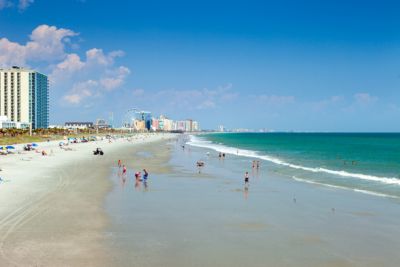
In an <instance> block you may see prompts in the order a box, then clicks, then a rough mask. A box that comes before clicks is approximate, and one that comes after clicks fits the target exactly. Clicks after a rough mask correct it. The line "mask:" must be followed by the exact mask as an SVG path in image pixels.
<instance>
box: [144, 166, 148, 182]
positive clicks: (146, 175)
mask: <svg viewBox="0 0 400 267" xmlns="http://www.w3.org/2000/svg"><path fill="white" fill-rule="evenodd" d="M143 173H144V174H143V179H144V180H145V181H146V180H147V177H148V176H149V173H148V172H147V171H146V169H143Z"/></svg>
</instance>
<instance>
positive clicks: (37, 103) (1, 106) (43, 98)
mask: <svg viewBox="0 0 400 267" xmlns="http://www.w3.org/2000/svg"><path fill="white" fill-rule="evenodd" d="M0 116H7V117H8V119H9V120H10V121H13V122H22V123H31V124H32V128H33V129H39V128H48V126H49V83H48V79H47V76H46V75H44V74H41V73H39V72H37V71H34V70H30V69H24V68H20V67H12V68H10V69H0Z"/></svg>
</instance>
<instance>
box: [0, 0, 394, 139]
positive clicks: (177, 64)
mask: <svg viewBox="0 0 400 267" xmlns="http://www.w3.org/2000/svg"><path fill="white" fill-rule="evenodd" d="M398 14H400V3H399V2H398V1H354V0H353V1H351V0H350V1H340V0H339V1H286V0H283V1H251V0H250V1H235V2H234V3H233V1H208V0H204V1H198V2H192V1H190V2H189V1H127V0H126V1H118V0H115V1H112V2H110V1H94V0H60V1H50V0H0V68H1V67H10V66H12V65H17V66H22V67H29V68H33V69H37V70H38V71H40V72H43V73H45V74H47V75H49V78H50V79H51V87H50V99H51V100H50V124H61V123H64V122H65V121H95V120H96V119H97V118H104V119H109V117H110V114H111V113H113V115H114V125H119V124H121V122H122V118H123V115H124V113H125V111H126V110H127V109H129V108H133V107H135V108H140V109H143V110H149V111H152V112H153V114H155V115H160V114H165V115H167V116H170V117H171V118H174V119H187V118H193V119H196V120H198V121H199V122H200V125H201V128H203V129H216V128H217V127H218V125H224V126H225V127H226V128H230V129H232V128H251V129H260V128H266V129H273V130H276V131H292V130H293V131H341V132H346V131H357V132H365V131H374V132H379V131H400V123H399V121H400V90H399V89H400V88H399V87H400V17H399V15H398Z"/></svg>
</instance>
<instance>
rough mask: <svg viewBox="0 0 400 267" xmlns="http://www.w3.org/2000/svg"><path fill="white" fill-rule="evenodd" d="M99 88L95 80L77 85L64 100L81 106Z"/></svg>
mask: <svg viewBox="0 0 400 267" xmlns="http://www.w3.org/2000/svg"><path fill="white" fill-rule="evenodd" d="M98 86H99V83H98V82H97V81H94V80H87V81H83V82H78V83H75V84H74V86H73V88H72V89H71V91H70V92H69V93H68V94H67V95H65V96H64V98H63V99H64V100H65V101H67V102H68V103H70V104H80V103H81V102H82V101H83V100H84V99H85V98H87V97H90V96H93V95H94V94H95V92H96V88H97V87H98Z"/></svg>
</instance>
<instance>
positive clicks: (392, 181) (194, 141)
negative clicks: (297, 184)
mask: <svg viewBox="0 0 400 267" xmlns="http://www.w3.org/2000/svg"><path fill="white" fill-rule="evenodd" d="M188 145H191V146H196V147H203V148H209V149H212V150H215V151H217V152H221V153H225V154H232V155H238V156H243V157H249V158H257V159H262V160H266V161H269V162H272V163H275V164H278V165H281V166H286V167H289V168H292V169H298V170H303V171H309V172H313V173H328V174H332V175H335V176H338V177H350V178H356V179H361V180H367V181H373V182H377V183H383V184H389V185H400V179H398V178H395V177H382V176H381V177H380V176H374V175H368V174H362V173H351V172H347V171H343V170H330V169H326V168H312V167H306V166H302V165H297V164H292V163H288V162H286V161H284V160H281V159H278V158H275V157H272V156H269V155H261V154H259V152H257V151H252V150H247V149H239V148H235V147H229V146H225V145H222V144H215V143H213V142H211V141H207V140H203V139H201V138H199V137H197V136H194V135H191V136H190V141H189V142H188Z"/></svg>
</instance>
